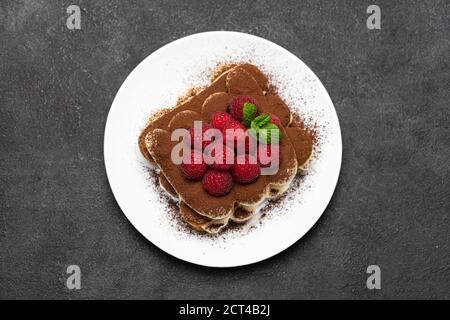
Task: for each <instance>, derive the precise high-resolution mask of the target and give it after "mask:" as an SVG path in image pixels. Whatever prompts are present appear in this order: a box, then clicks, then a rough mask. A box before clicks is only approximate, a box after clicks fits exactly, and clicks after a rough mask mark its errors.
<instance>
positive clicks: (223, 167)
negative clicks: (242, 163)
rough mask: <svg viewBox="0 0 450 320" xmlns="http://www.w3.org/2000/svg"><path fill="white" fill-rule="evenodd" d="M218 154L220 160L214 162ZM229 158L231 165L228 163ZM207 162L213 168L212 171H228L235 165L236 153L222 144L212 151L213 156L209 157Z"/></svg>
mask: <svg viewBox="0 0 450 320" xmlns="http://www.w3.org/2000/svg"><path fill="white" fill-rule="evenodd" d="M216 152H217V158H219V159H220V160H218V161H214V158H216ZM227 157H228V158H229V159H230V161H232V162H231V163H227ZM206 162H207V163H208V164H209V165H210V166H211V169H215V170H219V171H227V170H228V169H230V168H231V167H233V165H234V151H233V150H232V149H230V148H228V147H227V146H225V145H223V144H220V145H218V146H216V147H215V148H214V149H213V150H212V151H211V156H210V157H208V161H206Z"/></svg>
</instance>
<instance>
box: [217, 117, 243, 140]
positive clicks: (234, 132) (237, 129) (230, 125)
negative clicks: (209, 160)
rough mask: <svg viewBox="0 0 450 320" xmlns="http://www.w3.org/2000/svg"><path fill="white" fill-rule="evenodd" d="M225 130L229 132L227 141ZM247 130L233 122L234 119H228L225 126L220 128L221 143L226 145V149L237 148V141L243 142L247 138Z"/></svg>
mask: <svg viewBox="0 0 450 320" xmlns="http://www.w3.org/2000/svg"><path fill="white" fill-rule="evenodd" d="M227 130H229V132H230V134H231V135H230V136H229V137H228V139H227ZM246 131H247V128H245V126H244V125H243V124H242V123H240V122H238V121H236V120H234V119H232V118H231V119H229V120H228V121H227V122H226V123H225V125H224V126H223V128H222V134H223V137H224V138H223V141H224V142H225V143H226V144H227V146H228V147H233V146H237V145H238V141H244V140H245V137H246V136H247V134H246Z"/></svg>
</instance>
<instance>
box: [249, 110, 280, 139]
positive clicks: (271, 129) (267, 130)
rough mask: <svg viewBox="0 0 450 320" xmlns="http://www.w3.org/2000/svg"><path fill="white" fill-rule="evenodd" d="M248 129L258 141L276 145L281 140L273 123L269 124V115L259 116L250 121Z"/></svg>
mask: <svg viewBox="0 0 450 320" xmlns="http://www.w3.org/2000/svg"><path fill="white" fill-rule="evenodd" d="M250 128H251V129H253V130H252V131H253V132H254V135H256V136H257V137H258V140H259V141H261V142H263V143H266V144H270V143H278V142H279V141H280V139H281V131H280V128H278V126H277V125H276V124H274V123H270V115H268V114H261V115H259V116H257V117H256V118H255V119H253V120H252V122H251V123H250Z"/></svg>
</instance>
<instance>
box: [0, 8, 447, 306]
mask: <svg viewBox="0 0 450 320" xmlns="http://www.w3.org/2000/svg"><path fill="white" fill-rule="evenodd" d="M191 2H192V1H189V2H182V1H175V2H171V3H170V4H168V3H166V1H137V2H133V3H129V2H125V1H118V0H116V1H111V0H107V1H106V0H104V1H80V0H78V1H69V2H67V1H66V2H64V1H43V0H39V1H38V0H32V1H31V0H30V1H17V0H3V1H2V2H1V4H0V20H1V24H0V36H1V38H0V41H1V42H0V44H1V48H0V77H1V78H0V99H1V100H0V108H1V118H0V183H1V184H0V191H1V193H0V210H1V215H0V259H1V275H0V298H64V299H69V298H70V299H77V298H338V299H339V298H351V299H359V298H369V299H370V298H375V299H379V298H447V299H449V298H450V275H449V273H450V271H449V265H450V255H449V252H450V244H449V238H450V233H449V224H450V219H449V212H450V199H449V190H450V182H449V181H450V170H449V169H450V167H449V166H450V165H449V163H450V117H449V114H450V112H449V100H450V93H449V87H450V71H449V70H450V62H449V51H450V47H449V38H450V23H449V16H450V4H449V1H414V2H413V1H401V2H400V1H377V2H376V3H377V4H378V5H380V6H381V10H382V30H378V31H370V30H368V29H367V28H366V25H365V21H366V17H367V14H366V12H365V11H366V8H367V6H368V5H369V4H372V2H371V1H370V2H368V1H333V2H332V1H297V0H296V1H290V2H286V1H246V2H235V5H232V6H230V5H227V4H226V3H224V2H219V1H217V2H214V3H207V2H203V1H195V4H192V3H191ZM69 4H79V5H80V7H81V8H82V30H79V31H70V30H68V29H67V28H66V26H65V19H66V17H67V14H66V7H67V6H68V5H69ZM207 30H234V31H243V32H248V33H251V34H255V35H258V36H262V37H264V38H267V39H269V40H272V41H274V42H276V43H278V44H280V45H282V46H284V47H285V48H287V49H288V50H290V51H291V52H293V53H294V54H296V55H297V56H299V57H300V58H301V59H302V60H303V61H304V62H305V63H306V64H308V65H309V66H310V67H311V69H312V70H313V71H314V72H315V73H316V74H317V75H318V77H319V78H320V79H321V80H322V82H323V83H324V85H325V87H326V88H327V90H328V92H329V94H330V96H331V98H332V100H333V102H334V104H335V107H336V109H337V112H338V115H339V118H340V122H341V127H342V134H343V141H344V154H343V164H342V172H341V177H340V180H339V183H338V186H337V189H336V192H335V195H334V197H333V200H332V201H331V203H330V205H329V207H328V209H327V211H326V212H325V213H324V215H323V216H322V218H321V219H320V221H319V222H318V223H317V225H316V226H315V227H314V228H313V229H312V230H311V231H310V232H309V233H308V234H307V235H306V236H305V237H304V238H303V239H302V240H301V241H299V242H298V243H297V244H295V245H294V246H292V247H291V248H290V249H288V250H286V251H285V252H283V253H282V254H280V255H278V256H276V257H274V258H272V259H270V260H268V261H265V262H262V263H258V264H255V265H251V266H247V267H243V268H236V269H226V270H218V269H208V268H203V267H198V266H195V265H191V264H188V263H185V262H182V261H179V260H177V259H175V258H172V257H171V256H169V255H167V254H165V253H164V252H162V251H160V250H159V249H158V248H156V247H155V246H153V245H152V244H151V243H149V242H148V241H146V240H145V239H144V238H143V237H142V236H140V235H139V233H138V232H137V231H136V230H135V229H134V228H133V227H132V226H131V224H130V223H128V221H127V220H126V218H125V216H124V215H123V214H122V212H121V211H120V209H119V207H118V206H117V204H116V202H115V200H114V197H113V195H112V193H111V191H110V189H109V186H108V181H107V179H106V174H105V170H104V166H103V130H104V125H105V121H106V116H107V113H108V110H109V107H110V105H111V103H112V100H113V98H114V95H115V93H116V92H117V90H118V88H119V86H120V85H121V83H122V82H123V81H124V79H125V78H126V76H127V75H128V74H129V72H131V70H132V69H133V68H134V67H135V66H136V65H137V64H138V63H139V62H140V61H141V60H142V59H144V58H145V57H146V56H147V55H149V54H150V53H151V52H153V51H154V50H156V49H157V48H159V47H161V46H162V45H164V44H166V43H168V42H170V41H172V40H174V39H177V38H180V37H183V36H185V35H189V34H192V33H196V32H201V31H207ZM69 264H78V265H80V267H81V270H82V286H83V288H82V289H81V290H79V291H69V290H68V289H66V288H65V277H66V274H65V268H66V267H67V265H69ZM369 264H378V265H379V266H380V267H381V268H382V290H380V291H376V292H374V291H369V290H367V289H366V286H365V280H366V277H367V275H366V274H365V269H366V267H367V265H369Z"/></svg>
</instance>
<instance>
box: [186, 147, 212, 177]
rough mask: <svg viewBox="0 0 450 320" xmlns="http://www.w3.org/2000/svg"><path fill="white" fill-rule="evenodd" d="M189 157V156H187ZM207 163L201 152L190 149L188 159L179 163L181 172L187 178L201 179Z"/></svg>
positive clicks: (206, 168)
mask: <svg viewBox="0 0 450 320" xmlns="http://www.w3.org/2000/svg"><path fill="white" fill-rule="evenodd" d="M189 157H190V158H189ZM207 170H208V165H207V164H206V163H205V161H204V160H203V154H202V153H201V152H200V151H198V150H192V151H191V154H190V155H188V159H187V160H186V161H184V159H183V162H182V163H181V173H182V174H183V176H184V177H185V178H186V179H188V180H201V179H202V177H203V175H204V174H205V172H206V171H207Z"/></svg>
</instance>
